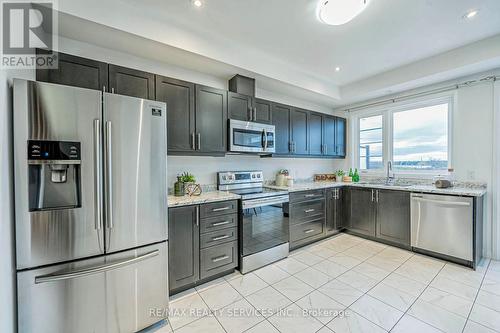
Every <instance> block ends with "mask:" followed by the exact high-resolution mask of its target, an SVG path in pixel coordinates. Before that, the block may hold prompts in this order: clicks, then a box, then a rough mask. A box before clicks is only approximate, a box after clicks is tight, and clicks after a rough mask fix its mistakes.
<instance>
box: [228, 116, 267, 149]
mask: <svg viewBox="0 0 500 333" xmlns="http://www.w3.org/2000/svg"><path fill="white" fill-rule="evenodd" d="M274 138H275V135H274V126H273V125H265V124H258V123H252V122H247V121H240V120H234V119H231V120H230V121H229V150H230V151H232V152H247V153H274V151H275V150H274Z"/></svg>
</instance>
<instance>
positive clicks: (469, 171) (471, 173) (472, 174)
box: [467, 170, 476, 180]
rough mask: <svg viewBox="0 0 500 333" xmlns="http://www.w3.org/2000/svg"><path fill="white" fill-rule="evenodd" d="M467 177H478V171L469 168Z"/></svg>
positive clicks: (470, 178)
mask: <svg viewBox="0 0 500 333" xmlns="http://www.w3.org/2000/svg"><path fill="white" fill-rule="evenodd" d="M467 179H468V180H474V179H476V172H475V171H474V170H467Z"/></svg>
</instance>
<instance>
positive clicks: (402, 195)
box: [375, 190, 410, 246]
mask: <svg viewBox="0 0 500 333" xmlns="http://www.w3.org/2000/svg"><path fill="white" fill-rule="evenodd" d="M376 191H377V192H376V195H375V198H376V202H377V223H376V225H377V233H376V236H377V238H381V239H384V240H387V241H390V242H394V243H398V244H401V245H405V246H409V245H410V193H409V192H405V191H390V190H376Z"/></svg>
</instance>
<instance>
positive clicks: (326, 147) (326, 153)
mask: <svg viewBox="0 0 500 333" xmlns="http://www.w3.org/2000/svg"><path fill="white" fill-rule="evenodd" d="M324 154H325V155H328V145H325V153H324Z"/></svg>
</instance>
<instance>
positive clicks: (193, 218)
mask: <svg viewBox="0 0 500 333" xmlns="http://www.w3.org/2000/svg"><path fill="white" fill-rule="evenodd" d="M198 211H199V207H198V206H185V207H176V208H169V209H168V236H169V237H168V283H169V289H170V290H176V289H178V288H181V287H183V286H186V285H190V284H193V283H195V282H196V281H197V280H198V279H199V276H200V264H199V262H200V259H199V258H200V227H199V216H198V213H199V212H198Z"/></svg>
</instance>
